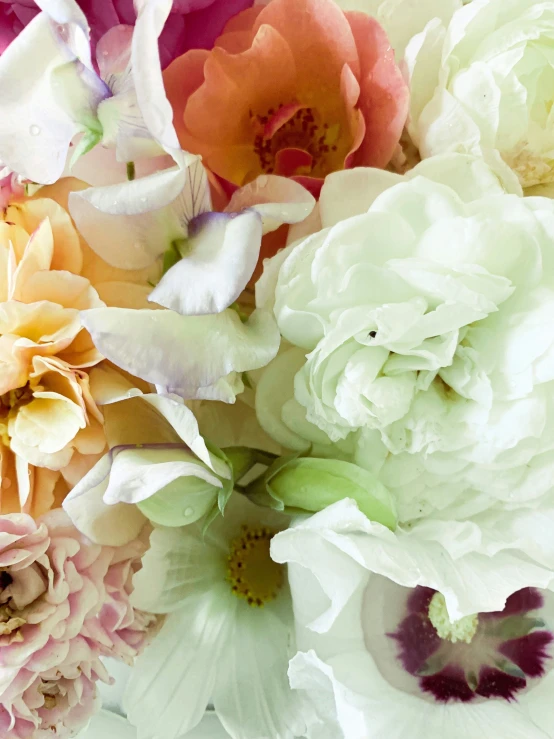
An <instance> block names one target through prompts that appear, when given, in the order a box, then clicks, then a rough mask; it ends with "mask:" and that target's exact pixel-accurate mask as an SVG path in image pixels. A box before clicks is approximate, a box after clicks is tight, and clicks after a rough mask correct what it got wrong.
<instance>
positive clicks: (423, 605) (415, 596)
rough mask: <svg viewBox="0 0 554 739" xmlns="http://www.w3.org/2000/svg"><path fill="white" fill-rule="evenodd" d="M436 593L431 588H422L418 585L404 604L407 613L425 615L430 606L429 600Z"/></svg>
mask: <svg viewBox="0 0 554 739" xmlns="http://www.w3.org/2000/svg"><path fill="white" fill-rule="evenodd" d="M436 592H437V591H436V590H433V588H424V587H423V586H421V585H418V587H417V588H415V590H414V592H413V593H412V594H411V595H410V597H409V598H408V602H407V603H406V608H407V609H408V613H424V614H425V615H427V613H428V612H429V605H430V604H431V600H432V598H433V596H434V595H435V593H436Z"/></svg>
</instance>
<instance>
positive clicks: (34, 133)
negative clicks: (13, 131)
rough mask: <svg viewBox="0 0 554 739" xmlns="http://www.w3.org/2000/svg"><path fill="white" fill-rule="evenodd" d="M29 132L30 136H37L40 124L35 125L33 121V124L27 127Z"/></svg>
mask: <svg viewBox="0 0 554 739" xmlns="http://www.w3.org/2000/svg"><path fill="white" fill-rule="evenodd" d="M29 133H30V134H31V136H38V135H39V133H40V126H37V125H36V123H33V125H32V126H31V127H30V128H29Z"/></svg>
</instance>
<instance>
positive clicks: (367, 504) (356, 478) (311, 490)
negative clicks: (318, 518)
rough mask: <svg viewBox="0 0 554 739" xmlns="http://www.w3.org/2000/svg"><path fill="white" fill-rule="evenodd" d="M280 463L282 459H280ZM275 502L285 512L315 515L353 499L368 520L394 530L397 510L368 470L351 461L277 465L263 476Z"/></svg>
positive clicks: (305, 459) (307, 459)
mask: <svg viewBox="0 0 554 739" xmlns="http://www.w3.org/2000/svg"><path fill="white" fill-rule="evenodd" d="M279 461H281V460H279ZM265 485H266V488H267V491H268V493H269V495H270V496H271V498H273V499H274V501H275V503H279V502H281V503H282V505H281V506H274V507H281V508H284V509H285V510H287V509H289V510H290V509H292V510H296V511H310V512H313V513H315V512H316V511H321V510H322V509H323V508H327V506H330V505H331V504H333V503H336V502H337V501H339V500H343V499H344V498H352V499H353V500H355V501H356V503H357V504H358V508H359V509H360V511H362V513H365V515H366V516H367V517H368V518H369V519H370V520H371V521H377V522H378V523H381V524H383V525H384V526H388V528H389V529H392V530H394V529H395V528H396V521H397V519H396V510H395V505H394V502H393V500H392V497H391V495H390V493H389V491H388V490H387V488H386V487H385V486H384V485H382V484H381V483H380V482H379V480H377V478H376V477H375V476H374V475H372V474H371V472H368V471H367V470H364V469H362V468H361V467H358V466H357V465H355V464H351V463H350V462H341V461H339V460H334V459H315V458H311V457H302V458H297V459H291V460H289V461H288V462H287V463H286V464H284V465H279V464H276V465H275V468H274V471H272V470H271V469H270V470H269V471H268V474H267V475H266V477H265Z"/></svg>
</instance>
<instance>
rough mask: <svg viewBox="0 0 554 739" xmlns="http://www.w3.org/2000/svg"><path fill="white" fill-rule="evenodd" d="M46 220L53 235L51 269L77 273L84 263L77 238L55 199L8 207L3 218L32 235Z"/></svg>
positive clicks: (26, 202)
mask: <svg viewBox="0 0 554 739" xmlns="http://www.w3.org/2000/svg"><path fill="white" fill-rule="evenodd" d="M39 192H40V191H39ZM45 218H47V219H48V220H49V222H50V225H51V227H52V234H53V236H54V253H53V256H52V263H51V264H50V269H67V270H69V271H70V272H74V273H75V274H79V272H80V271H81V267H82V264H83V256H82V254H81V245H80V242H79V236H78V234H77V231H76V230H75V227H74V225H73V223H72V221H71V218H70V217H69V215H68V213H67V212H66V211H65V210H64V208H62V207H61V205H58V203H56V202H55V201H54V200H50V199H49V198H43V197H41V198H38V199H36V200H26V201H25V202H24V203H18V204H14V205H11V206H10V207H9V208H8V209H7V212H6V216H5V219H6V220H7V221H10V222H12V223H17V224H18V225H20V226H22V227H23V228H24V229H25V230H26V231H27V233H32V232H33V231H34V230H35V229H36V228H37V227H38V226H39V224H40V223H41V221H43V220H44V219H45Z"/></svg>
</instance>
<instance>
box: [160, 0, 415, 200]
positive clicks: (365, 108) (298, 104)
mask: <svg viewBox="0 0 554 739" xmlns="http://www.w3.org/2000/svg"><path fill="white" fill-rule="evenodd" d="M164 81H165V85H166V91H167V95H168V98H169V100H170V102H171V104H172V106H173V109H174V112H175V117H174V122H175V127H176V129H177V133H178V136H179V140H180V143H181V145H182V147H183V148H184V149H186V150H188V151H191V152H193V153H197V154H201V155H202V156H203V157H204V163H205V164H206V165H207V166H208V167H209V168H210V169H211V170H212V172H214V173H215V174H216V175H218V176H219V177H221V178H223V179H225V180H228V181H229V182H231V183H233V184H234V185H237V186H240V185H243V184H245V183H246V182H249V181H251V180H253V179H254V178H255V177H257V176H259V175H261V174H264V173H266V174H267V173H275V174H280V175H284V176H287V177H295V178H296V179H297V180H298V181H300V182H301V183H302V184H304V185H305V186H307V187H310V189H312V191H313V190H315V191H317V189H318V187H319V186H320V184H321V181H322V179H323V178H324V177H325V176H326V175H327V174H329V173H330V172H333V171H335V170H339V169H344V168H345V167H353V166H374V167H385V166H386V165H387V164H388V162H389V161H390V159H391V157H392V155H393V153H394V150H395V147H396V146H397V144H398V141H399V139H400V135H401V133H402V129H403V126H404V122H405V119H406V114H407V106H408V90H407V86H406V83H405V82H404V80H403V78H402V75H401V73H400V70H399V68H398V67H397V66H396V64H395V61H394V53H393V50H392V49H391V47H390V44H389V41H388V39H387V36H386V34H385V32H384V31H383V29H382V28H381V26H380V25H379V24H378V23H377V21H376V20H375V19H373V18H371V17H370V16H368V15H366V14H364V13H357V12H343V11H342V10H341V9H340V8H339V7H338V6H337V5H336V4H335V3H334V2H333V0H272V2H271V3H269V4H268V5H266V6H265V7H254V8H251V9H249V10H245V11H243V12H242V13H240V14H239V15H237V16H236V17H235V18H233V19H232V20H231V21H229V23H228V24H227V26H226V28H225V30H224V32H223V34H222V35H221V36H220V37H219V39H217V41H216V45H215V48H214V49H213V50H212V51H203V50H192V51H189V52H187V53H186V54H184V55H183V56H182V57H179V58H178V59H176V60H175V61H174V62H173V63H172V64H171V65H170V66H169V67H168V68H167V70H166V72H165V73H164Z"/></svg>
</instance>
